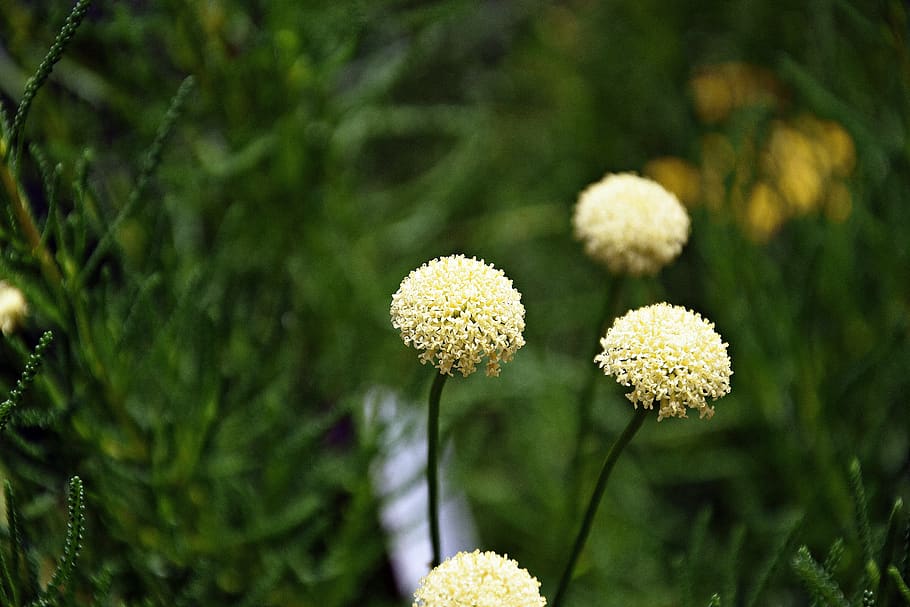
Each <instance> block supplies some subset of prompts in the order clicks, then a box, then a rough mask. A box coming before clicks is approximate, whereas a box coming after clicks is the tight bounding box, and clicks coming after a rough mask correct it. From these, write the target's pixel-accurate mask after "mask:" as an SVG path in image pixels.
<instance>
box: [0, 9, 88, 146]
mask: <svg viewBox="0 0 910 607" xmlns="http://www.w3.org/2000/svg"><path fill="white" fill-rule="evenodd" d="M90 3H91V0H78V1H77V2H76V4H75V5H74V6H73V10H72V11H70V14H69V15H68V16H67V18H66V21H65V22H64V23H63V27H62V28H61V29H60V31H59V32H58V33H57V38H56V39H55V40H54V43H53V44H52V45H51V48H50V49H49V50H48V51H47V55H45V56H44V59H43V60H42V61H41V63H40V64H38V70H37V71H36V72H35V74H34V75H33V76H32V77H31V78H29V80H28V82H27V83H26V85H25V92H24V93H23V94H22V100H21V101H20V102H19V107H17V108H16V115H15V117H14V118H13V125H12V127H11V128H10V142H9V149H8V150H7V151H6V154H7V156H6V157H7V159H12V163H13V164H16V162H17V160H18V158H19V153H20V150H21V149H22V139H23V137H22V129H23V128H24V127H25V120H26V118H28V112H29V110H30V109H31V107H32V102H33V101H34V100H35V95H37V94H38V91H39V90H40V89H41V86H42V85H43V84H44V83H45V81H47V78H48V76H50V75H51V72H52V71H53V69H54V64H56V63H57V62H58V61H60V57H62V56H63V51H64V50H66V46H67V44H69V41H70V40H72V38H73V36H75V35H76V30H77V29H78V28H79V24H80V23H82V19H83V18H84V17H85V13H86V12H87V11H88V6H89V4H90Z"/></svg>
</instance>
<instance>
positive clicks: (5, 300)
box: [0, 280, 28, 335]
mask: <svg viewBox="0 0 910 607" xmlns="http://www.w3.org/2000/svg"><path fill="white" fill-rule="evenodd" d="M26 314H28V304H26V302H25V296H24V295H23V294H22V291H20V290H19V289H17V288H16V287H14V286H12V285H10V284H8V283H7V282H5V281H3V280H0V331H2V332H3V334H4V335H9V334H10V333H12V332H13V331H15V330H16V327H18V326H19V325H20V324H22V321H23V320H24V319H25V316H26Z"/></svg>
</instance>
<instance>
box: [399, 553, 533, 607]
mask: <svg viewBox="0 0 910 607" xmlns="http://www.w3.org/2000/svg"><path fill="white" fill-rule="evenodd" d="M546 604H547V600H546V599H545V598H543V597H542V596H540V582H538V581H537V578H535V577H531V574H530V573H528V570H527V569H522V568H521V567H519V566H518V563H517V562H515V561H514V560H512V559H510V558H508V557H502V556H499V555H498V554H496V553H495V552H481V551H479V550H475V551H474V552H459V553H458V554H456V555H455V556H453V557H452V558H450V559H448V560H447V561H445V562H443V563H442V564H441V565H439V566H438V567H436V568H435V569H433V570H432V571H430V573H428V574H427V575H426V576H425V577H424V578H423V579H422V580H420V586H419V587H418V588H417V591H416V592H415V593H414V603H413V606H412V607H543V606H544V605H546Z"/></svg>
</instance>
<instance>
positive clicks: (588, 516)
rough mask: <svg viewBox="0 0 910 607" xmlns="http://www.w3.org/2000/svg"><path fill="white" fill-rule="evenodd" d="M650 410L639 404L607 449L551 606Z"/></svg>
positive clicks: (561, 592)
mask: <svg viewBox="0 0 910 607" xmlns="http://www.w3.org/2000/svg"><path fill="white" fill-rule="evenodd" d="M648 411H649V410H648V409H645V408H644V407H643V406H639V407H638V408H637V409H636V410H635V415H633V416H632V419H630V420H629V423H628V424H627V425H626V428H625V430H623V431H622V434H620V435H619V436H618V437H617V438H616V440H615V441H614V442H613V444H612V445H611V446H610V450H609V451H607V457H606V458H605V459H604V463H603V466H602V467H601V469H600V477H599V478H598V479H597V485H596V486H595V487H594V493H593V494H592V495H591V501H590V502H588V510H587V512H585V517H584V519H583V520H582V522H581V528H580V529H579V530H578V535H577V536H576V537H575V544H574V545H573V546H572V552H571V553H570V554H569V561H568V563H566V568H565V571H563V574H562V579H560V580H559V587H558V588H557V589H556V594H554V595H553V602H552V603H551V604H550V607H559V604H560V603H561V602H562V599H563V596H564V595H565V592H566V590H567V589H568V587H569V582H570V581H571V580H572V572H573V571H574V570H575V564H576V563H577V562H578V557H579V555H581V551H582V549H583V548H584V546H585V541H586V540H587V539H588V534H589V533H590V532H591V525H592V524H593V523H594V515H595V514H597V507H598V506H600V500H601V498H602V497H603V494H604V489H605V488H606V486H607V480H609V478H610V472H612V470H613V466H614V465H615V464H616V460H618V459H619V456H620V455H621V454H622V450H623V449H624V448H625V447H626V445H628V444H629V441H631V440H632V437H633V436H635V433H636V432H638V429H639V428H641V425H642V423H643V422H644V421H645V416H646V415H647V414H648Z"/></svg>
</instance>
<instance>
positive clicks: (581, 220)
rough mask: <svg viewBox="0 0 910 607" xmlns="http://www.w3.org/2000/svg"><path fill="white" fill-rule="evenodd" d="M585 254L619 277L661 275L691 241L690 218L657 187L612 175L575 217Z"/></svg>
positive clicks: (584, 198) (592, 189)
mask: <svg viewBox="0 0 910 607" xmlns="http://www.w3.org/2000/svg"><path fill="white" fill-rule="evenodd" d="M572 225H573V227H574V228H575V236H576V237H577V238H578V239H579V240H581V241H582V242H583V243H584V247H585V252H586V253H587V254H588V255H590V256H591V257H592V258H594V259H596V260H598V261H600V262H601V263H605V264H606V265H607V267H608V268H609V269H610V271H611V272H613V273H614V274H629V275H632V276H643V275H650V274H656V273H657V272H658V271H659V270H660V269H661V268H662V267H663V266H665V265H666V264H667V263H669V262H670V261H672V260H673V259H675V258H676V257H677V255H679V252H680V251H682V248H683V245H684V244H686V241H687V240H688V239H689V214H688V213H687V212H686V209H685V208H684V207H683V206H682V204H681V203H680V202H679V200H678V199H677V198H676V196H675V195H673V194H671V193H670V192H668V191H667V190H665V189H664V187H663V186H661V185H660V184H659V183H657V182H656V181H652V180H650V179H646V178H644V177H639V176H638V175H635V174H633V173H616V174H609V175H607V176H606V177H604V178H603V179H601V180H600V181H598V182H597V183H594V184H592V185H590V186H588V187H587V188H586V189H585V190H584V191H583V192H582V193H581V195H580V196H579V197H578V203H577V204H576V205H575V214H574V216H573V217H572Z"/></svg>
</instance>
